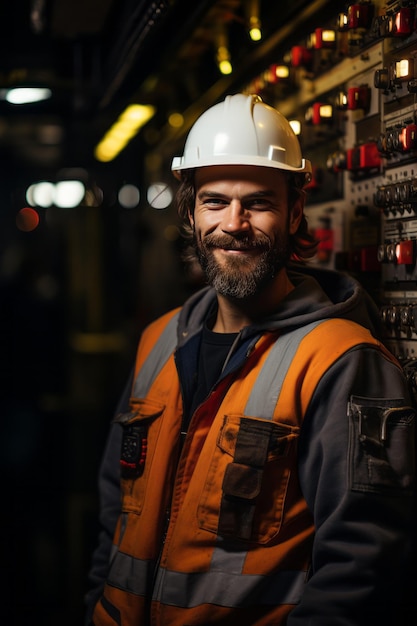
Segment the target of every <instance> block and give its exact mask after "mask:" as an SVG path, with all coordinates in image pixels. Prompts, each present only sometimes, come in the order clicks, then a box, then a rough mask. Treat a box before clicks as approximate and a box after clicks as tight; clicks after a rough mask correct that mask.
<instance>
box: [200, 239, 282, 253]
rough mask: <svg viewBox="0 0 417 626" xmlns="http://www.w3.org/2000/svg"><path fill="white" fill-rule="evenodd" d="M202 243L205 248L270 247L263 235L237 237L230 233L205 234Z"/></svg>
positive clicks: (268, 241) (269, 242)
mask: <svg viewBox="0 0 417 626" xmlns="http://www.w3.org/2000/svg"><path fill="white" fill-rule="evenodd" d="M202 243H203V245H204V247H206V248H225V249H227V250H251V249H256V248H262V249H266V250H269V249H270V248H271V241H270V239H269V238H268V237H267V236H266V235H264V236H258V237H247V236H242V237H239V238H236V237H231V236H230V235H207V236H206V237H204V239H203V242H202Z"/></svg>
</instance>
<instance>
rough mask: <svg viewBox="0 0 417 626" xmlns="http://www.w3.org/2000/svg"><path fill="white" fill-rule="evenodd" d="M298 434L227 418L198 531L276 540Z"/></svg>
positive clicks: (267, 424) (280, 427)
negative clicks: (200, 529)
mask: <svg viewBox="0 0 417 626" xmlns="http://www.w3.org/2000/svg"><path fill="white" fill-rule="evenodd" d="M297 438H298V429H297V428H293V427H289V426H287V425H285V424H279V423H277V422H272V421H267V420H261V419H256V418H253V417H245V416H239V415H227V416H225V418H224V423H223V427H222V429H221V432H220V435H219V438H218V442H217V446H216V449H215V451H214V454H213V458H212V462H211V463H210V468H209V472H208V474H207V478H206V481H205V485H204V488H203V492H202V495H201V500H200V503H199V507H198V520H199V525H200V527H201V528H204V529H205V530H209V531H211V532H215V533H218V534H219V535H220V536H221V537H225V538H226V537H231V538H236V539H241V540H247V541H252V542H256V543H261V544H262V543H267V542H268V541H270V540H271V539H272V538H273V537H274V536H275V535H276V534H278V532H279V530H280V527H281V522H282V512H283V505H284V499H285V493H286V490H287V485H288V481H289V477H290V469H289V468H290V466H291V464H292V461H293V458H292V457H293V455H294V454H295V448H296V441H297Z"/></svg>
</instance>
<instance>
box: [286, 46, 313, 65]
mask: <svg viewBox="0 0 417 626" xmlns="http://www.w3.org/2000/svg"><path fill="white" fill-rule="evenodd" d="M312 63H313V53H312V52H311V50H309V49H308V48H306V47H305V46H293V47H292V48H291V65H292V66H293V67H304V68H306V69H311V66H312Z"/></svg>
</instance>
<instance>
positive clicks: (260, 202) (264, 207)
mask: <svg viewBox="0 0 417 626" xmlns="http://www.w3.org/2000/svg"><path fill="white" fill-rule="evenodd" d="M245 208H246V209H248V210H249V211H271V210H272V209H273V205H272V202H271V201H270V200H269V199H268V198H252V199H251V200H248V202H247V203H245Z"/></svg>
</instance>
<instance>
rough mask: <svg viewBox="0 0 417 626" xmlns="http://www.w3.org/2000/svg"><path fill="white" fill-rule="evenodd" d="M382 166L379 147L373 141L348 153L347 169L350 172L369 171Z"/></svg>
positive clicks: (351, 149)
mask: <svg viewBox="0 0 417 626" xmlns="http://www.w3.org/2000/svg"><path fill="white" fill-rule="evenodd" d="M380 165H381V156H380V154H379V152H378V145H377V144H376V143H375V142H373V141H372V142H370V143H364V144H362V145H361V146H359V147H357V148H350V149H349V150H348V151H347V169H348V170H350V171H357V170H369V169H374V168H376V167H379V166H380Z"/></svg>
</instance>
